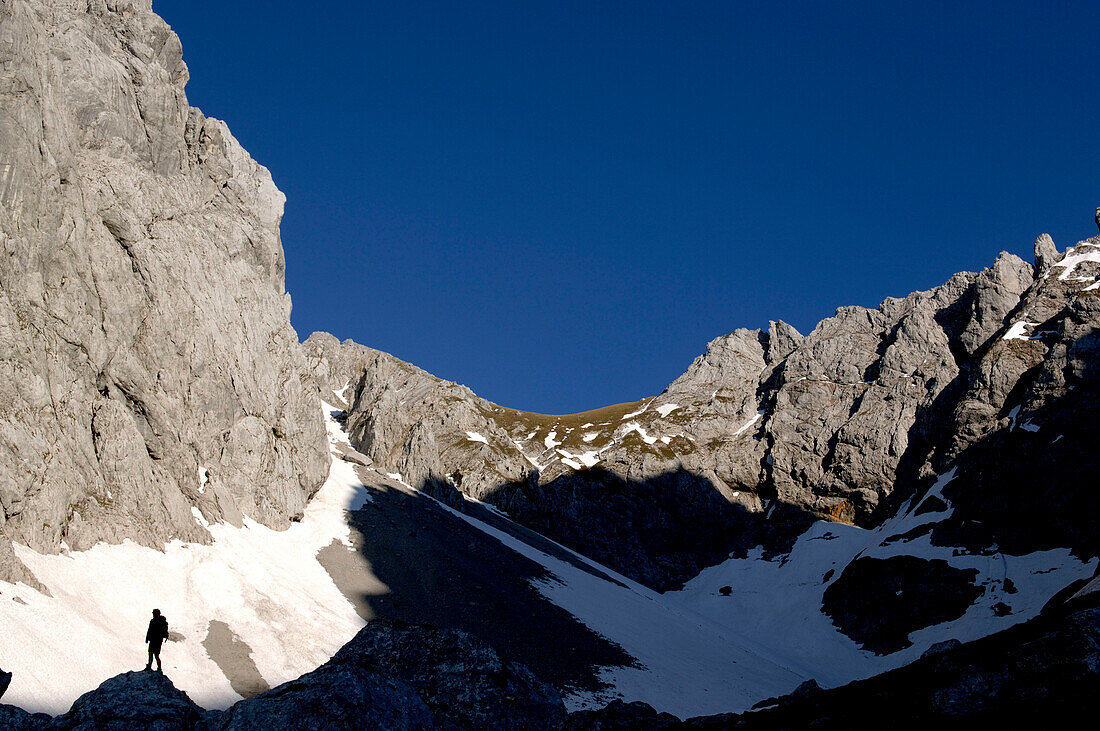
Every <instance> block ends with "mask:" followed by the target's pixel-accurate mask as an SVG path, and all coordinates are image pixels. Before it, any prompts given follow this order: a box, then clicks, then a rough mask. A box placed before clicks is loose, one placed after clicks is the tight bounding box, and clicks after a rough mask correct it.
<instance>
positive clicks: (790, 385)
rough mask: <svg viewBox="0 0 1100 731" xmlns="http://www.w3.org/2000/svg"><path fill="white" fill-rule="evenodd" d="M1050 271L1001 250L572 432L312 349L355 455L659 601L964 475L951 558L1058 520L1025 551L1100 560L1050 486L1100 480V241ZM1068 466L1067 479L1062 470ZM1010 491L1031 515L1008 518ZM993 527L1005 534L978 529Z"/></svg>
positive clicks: (369, 359) (1074, 511)
mask: <svg viewBox="0 0 1100 731" xmlns="http://www.w3.org/2000/svg"><path fill="white" fill-rule="evenodd" d="M1035 258H1036V263H1035V265H1034V266H1033V265H1031V264H1028V263H1026V262H1024V261H1022V260H1021V259H1019V258H1018V257H1016V256H1013V255H1010V254H1002V255H1001V256H1000V257H999V258H998V259H997V260H996V262H995V263H994V264H993V266H991V267H989V268H988V269H985V270H984V271H982V272H979V273H976V274H975V273H961V274H957V275H955V276H954V277H952V278H951V279H950V280H949V281H948V282H947V283H945V284H943V285H941V286H939V287H936V288H934V289H931V290H929V291H926V292H915V293H913V294H910V295H909V296H908V297H905V298H902V299H895V298H891V299H887V300H886V301H884V302H883V303H882V304H881V305H880V306H879V307H878V308H877V309H868V308H863V307H844V308H841V309H839V310H838V311H837V313H836V315H835V316H834V317H831V318H829V319H826V320H823V321H822V322H821V323H819V324H818V326H817V327H816V328H814V330H813V332H811V333H810V334H809V335H806V336H802V335H801V334H799V333H798V332H797V331H795V329H794V328H792V327H791V326H789V325H787V324H785V323H782V322H772V323H771V324H770V325H769V328H768V330H767V331H758V330H751V331H750V330H737V331H735V332H733V333H731V334H729V335H726V336H724V337H721V338H718V339H717V340H715V341H713V342H712V343H710V344H709V345H708V346H707V351H706V353H705V354H703V355H701V356H700V357H699V358H697V359H696V360H695V362H694V363H692V365H691V367H690V368H689V369H688V370H687V372H686V373H684V375H683V376H681V377H680V378H678V379H677V380H676V381H675V382H673V383H672V384H671V385H670V386H669V387H668V388H667V389H665V391H664V392H663V393H661V394H660V395H658V396H656V397H654V398H651V399H645V400H643V401H641V402H638V403H635V404H622V405H619V406H613V407H608V408H605V409H600V410H597V411H592V412H586V413H582V414H574V415H570V416H547V415H540V414H531V413H524V412H519V411H514V410H512V409H507V408H504V407H501V406H498V405H496V404H492V403H490V402H488V401H485V400H484V399H480V398H478V397H476V396H475V395H473V394H472V393H471V392H470V391H469V389H466V388H465V387H463V386H459V385H457V384H453V383H448V382H446V381H442V380H440V379H438V378H435V377H434V376H431V375H430V374H428V373H425V372H424V371H421V370H419V369H417V368H414V367H412V366H409V365H408V364H405V363H401V362H400V361H398V360H396V359H395V358H393V357H391V356H388V355H386V354H383V353H378V352H377V351H371V350H369V349H366V348H363V347H362V346H358V345H355V344H354V343H351V342H350V341H349V342H345V343H343V344H340V343H338V342H337V341H336V340H335V338H332V337H331V336H328V335H324V334H314V335H313V336H311V338H310V339H309V340H308V341H307V344H306V346H307V351H308V353H309V356H308V357H309V359H310V362H311V364H312V368H313V369H314V372H315V374H316V375H317V377H318V378H319V379H321V380H323V381H326V382H327V383H329V384H330V385H331V386H332V387H333V388H336V389H340V388H342V387H344V386H345V385H347V386H349V388H348V391H347V392H346V393H345V395H346V396H347V399H348V402H349V412H348V426H349V432H350V434H351V438H352V442H353V444H354V445H355V446H356V448H358V449H360V450H361V451H363V452H364V453H366V454H367V455H369V456H370V457H371V458H372V459H374V460H375V462H376V463H377V464H378V465H380V466H384V467H386V468H388V469H391V470H393V471H395V472H400V473H401V474H402V475H403V476H404V478H405V479H406V480H407V481H409V482H410V483H412V484H414V485H417V486H423V487H424V488H425V489H427V490H428V491H430V492H432V493H433V494H434V495H436V496H437V497H440V498H442V499H444V500H449V501H450V502H451V503H452V504H456V505H457V504H460V503H461V500H459V499H458V496H459V494H460V493H461V494H464V495H466V496H468V497H470V498H474V499H477V500H482V501H487V502H490V503H493V504H495V505H497V506H499V507H501V508H503V509H504V510H506V511H508V512H509V513H510V514H511V515H512V516H513V517H514V518H516V519H517V520H519V521H520V522H523V523H525V524H527V525H529V526H530V527H533V528H535V529H536V530H539V531H542V532H544V533H546V534H548V535H550V536H553V537H555V538H557V539H559V540H562V541H563V542H565V543H567V544H569V545H572V546H573V547H575V548H578V549H579V550H581V551H582V552H585V553H588V554H589V555H592V556H593V557H595V558H597V559H599V560H601V561H604V562H605V563H607V564H609V565H611V566H612V567H614V568H616V569H618V570H620V571H622V572H623V573H625V574H627V575H628V576H631V577H632V578H636V579H638V580H640V581H643V582H644V583H648V584H650V585H651V586H657V587H662V588H664V587H667V586H671V585H674V584H676V583H677V582H678V581H681V580H683V579H685V578H687V577H689V576H691V575H693V574H694V573H695V572H697V571H698V569H699V568H701V567H702V566H705V565H707V564H708V563H712V562H714V561H716V560H718V559H720V558H722V557H724V555H725V554H727V553H728V552H730V551H731V550H732V551H739V550H744V549H745V548H746V547H747V546H750V545H755V544H756V543H764V544H765V545H766V546H767V545H769V542H770V543H771V544H772V545H777V542H778V544H782V542H783V540H784V534H789V532H790V530H791V529H792V528H797V527H798V526H799V525H802V524H804V523H805V522H806V521H808V520H811V519H818V518H826V519H830V520H838V521H843V522H849V523H856V524H859V525H864V526H868V525H872V524H875V523H877V522H878V521H879V520H880V519H881V518H882V517H884V516H885V515H886V514H888V513H889V512H890V511H891V510H892V509H893V508H895V507H896V506H897V504H898V503H899V501H900V499H901V498H904V497H909V496H910V495H912V494H913V493H914V492H916V491H921V490H925V489H927V488H928V487H929V486H930V485H931V484H932V482H934V478H935V476H936V475H937V474H943V473H944V472H946V471H947V470H948V469H950V468H951V467H954V466H957V467H958V468H959V471H960V472H959V478H960V479H957V480H956V481H955V482H954V483H952V487H951V490H950V493H951V494H950V495H949V496H948V497H952V498H953V499H957V501H958V502H959V504H964V505H967V506H969V507H967V508H965V509H963V510H962V511H961V512H958V513H955V514H953V515H952V520H951V521H950V522H947V523H945V525H943V526H940V527H939V528H938V529H937V530H938V531H939V533H940V535H941V536H942V540H944V541H948V542H952V541H953V542H956V543H957V542H960V541H962V542H964V543H967V545H968V546H970V547H971V548H977V547H978V544H981V545H982V546H985V547H989V546H991V545H993V544H994V543H996V541H997V540H999V539H1001V538H1005V539H1008V538H1009V537H1010V534H1012V535H1016V534H1019V535H1018V537H1019V536H1022V535H1023V534H1025V533H1028V532H1029V529H1028V528H1026V527H1025V526H1029V525H1032V524H1034V523H1035V522H1036V521H1039V522H1040V523H1042V524H1043V525H1045V526H1046V528H1045V529H1044V530H1043V531H1039V532H1038V533H1034V532H1033V533H1032V535H1033V537H1032V538H1031V539H1028V541H1026V542H1027V543H1028V545H1026V546H1025V545H1023V543H1024V542H1025V541H1024V539H1023V538H1022V537H1019V541H1020V542H1021V543H1020V546H1019V547H1020V549H1021V550H1024V549H1027V550H1032V549H1034V548H1035V547H1038V546H1047V547H1049V546H1051V545H1063V546H1071V547H1073V548H1075V549H1077V550H1080V551H1084V552H1085V553H1086V554H1089V555H1091V553H1089V552H1095V546H1094V545H1093V543H1094V539H1092V538H1090V536H1092V535H1095V534H1096V531H1095V530H1094V528H1095V526H1094V522H1095V521H1094V520H1093V519H1092V518H1091V517H1090V516H1095V515H1098V514H1100V511H1098V510H1096V506H1095V504H1094V503H1095V500H1094V498H1092V497H1090V496H1089V494H1088V492H1087V491H1086V490H1080V489H1073V488H1070V489H1066V488H1065V487H1064V486H1059V484H1058V483H1059V480H1060V479H1061V478H1058V479H1055V478H1053V477H1052V475H1053V474H1054V472H1057V474H1058V475H1062V472H1059V471H1058V470H1063V471H1064V470H1069V471H1070V472H1072V475H1071V474H1070V472H1067V473H1066V474H1065V475H1063V476H1064V477H1072V476H1074V475H1075V476H1076V479H1078V480H1081V479H1084V475H1085V474H1086V473H1088V474H1095V467H1096V465H1095V464H1094V463H1093V462H1094V460H1093V458H1092V457H1091V456H1088V455H1089V454H1090V450H1089V448H1088V447H1087V446H1085V445H1086V444H1088V443H1092V442H1090V440H1093V441H1094V440H1095V435H1096V430H1095V426H1094V425H1093V424H1092V423H1091V422H1090V420H1089V419H1087V417H1086V416H1085V415H1086V414H1087V413H1088V412H1089V410H1090V409H1092V408H1094V405H1095V398H1096V394H1095V384H1096V378H1095V375H1096V374H1095V372H1094V371H1095V367H1096V366H1095V363H1096V362H1097V355H1098V354H1097V353H1096V352H1095V349H1096V338H1097V335H1096V328H1097V326H1098V325H1100V309H1098V308H1100V305H1097V304H1096V303H1097V302H1100V297H1098V295H1100V291H1098V290H1097V287H1100V284H1098V283H1097V280H1098V274H1100V239H1090V240H1088V241H1083V242H1081V243H1080V244H1078V245H1077V246H1076V247H1074V248H1072V249H1071V250H1070V251H1068V252H1066V253H1065V254H1060V253H1059V252H1058V251H1057V249H1056V248H1055V247H1054V244H1053V242H1052V241H1051V240H1050V238H1049V237H1047V236H1045V235H1044V236H1043V237H1040V239H1039V240H1038V241H1037V242H1036V246H1035ZM333 364H339V365H338V366H336V365H333ZM334 368H335V369H337V370H339V372H340V377H339V378H338V379H336V380H333V379H332V378H331V377H330V376H329V375H328V371H329V370H332V369H334ZM336 381H339V383H337V382H336ZM1061 422H1064V423H1065V427H1064V428H1063V427H1061V426H1057V424H1059V423H1061ZM1048 423H1049V426H1047V424H1048ZM1055 432H1058V433H1057V434H1056V433H1055ZM1040 434H1041V435H1042V436H1038V435H1040ZM1056 437H1059V438H1058V439H1056ZM1059 444H1061V445H1062V446H1058V445H1059ZM1057 454H1062V455H1064V456H1063V458H1061V459H1058V458H1057V457H1056V455H1057ZM1082 454H1084V455H1086V456H1084V457H1083V458H1082V457H1081V456H1080V455H1082ZM1051 457H1054V458H1055V459H1053V460H1051V461H1055V462H1058V465H1060V466H1054V467H1055V469H1054V472H1051V471H1050V470H1046V471H1045V472H1044V469H1045V468H1042V467H1040V465H1046V464H1047V460H1049V459H1050V458H1051ZM1024 463H1026V464H1027V465H1030V467H1028V468H1027V469H1026V470H1025V469H1024ZM998 465H1011V467H1008V468H1005V467H1003V466H998ZM1022 470H1023V471H1022ZM1024 472H1026V474H1027V475H1028V477H1027V481H1028V484H1027V485H1026V486H1025V485H1023V484H1022V482H1021V480H1020V478H1019V477H1018V474H1023V473H1024ZM1004 484H1010V485H1014V486H1016V487H1013V488H1012V495H1013V496H1014V499H1017V498H1018V499H1019V504H1020V505H1021V506H1027V507H1021V508H1019V509H1013V510H1008V511H1006V510H1005V509H1002V508H999V507H996V506H997V505H998V504H999V503H1000V502H1001V499H1000V496H999V495H998V494H997V493H998V490H1000V489H1001V488H1002V486H1003V485H1004ZM1036 510H1037V511H1038V512H1037V513H1035V515H1036V516H1037V517H1035V518H1029V517H1028V516H1027V514H1028V512H1031V511H1036ZM990 511H995V512H997V514H998V515H1000V516H1001V517H1000V519H999V520H996V521H994V523H995V524H996V525H997V526H998V528H997V529H995V530H994V529H992V528H990V529H989V530H985V532H984V533H982V535H981V536H978V535H977V534H976V533H975V532H974V531H973V530H969V529H970V528H972V527H973V526H972V524H973V523H974V522H975V521H979V520H983V519H984V518H985V517H986V516H987V514H988V513H989V512H990ZM1009 512H1011V513H1012V515H1008V513H1009ZM1065 521H1070V522H1073V523H1074V527H1072V528H1071V529H1065V530H1062V529H1059V530H1060V532H1058V531H1055V529H1054V524H1056V523H1057V524H1059V525H1061V524H1063V523H1065ZM1012 526H1016V527H1015V528H1013V527H1012ZM1052 533H1058V535H1056V536H1055V535H1052ZM948 534H950V535H948ZM964 534H965V540H964ZM1040 534H1042V535H1044V536H1045V538H1043V539H1042V540H1039V539H1038V538H1036V537H1034V536H1037V535H1040ZM952 545H953V544H952Z"/></svg>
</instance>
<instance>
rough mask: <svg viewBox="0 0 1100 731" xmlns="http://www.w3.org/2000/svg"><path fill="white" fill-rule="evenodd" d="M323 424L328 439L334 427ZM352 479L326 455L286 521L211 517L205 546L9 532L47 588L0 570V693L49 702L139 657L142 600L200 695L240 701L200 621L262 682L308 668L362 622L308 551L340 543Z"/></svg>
mask: <svg viewBox="0 0 1100 731" xmlns="http://www.w3.org/2000/svg"><path fill="white" fill-rule="evenodd" d="M325 409H326V416H327V413H328V412H329V411H331V410H333V409H332V407H331V406H328V405H327V404H326V405H325ZM327 424H328V429H329V435H330V438H337V439H339V437H341V436H343V434H342V432H341V431H340V429H339V425H337V424H335V422H333V421H332V420H331V419H328V420H327ZM344 441H345V442H346V438H345V440H344ZM364 492H365V490H364V489H363V488H362V486H361V485H360V484H359V479H358V477H357V476H356V475H355V471H354V469H353V467H352V465H350V464H348V463H346V462H343V461H341V460H338V459H334V460H333V466H332V469H331V472H330V474H329V478H328V480H327V481H326V482H325V484H324V486H323V487H322V488H321V490H320V491H319V492H318V493H317V495H316V496H315V497H314V498H313V500H311V501H310V503H309V505H308V506H307V508H306V511H305V515H304V517H303V519H302V521H301V522H299V523H295V524H293V525H292V526H291V527H290V528H289V529H288V530H286V531H274V530H271V529H269V528H266V527H264V526H262V525H260V524H258V523H255V522H254V521H251V520H248V519H246V520H245V522H244V525H243V527H240V528H237V527H234V526H232V525H228V524H216V525H210V526H209V527H208V530H209V531H210V533H211V535H212V536H213V539H214V540H213V542H212V543H211V544H210V545H201V544H188V543H182V542H180V541H173V542H171V543H169V544H168V545H167V546H165V548H164V550H163V551H158V550H154V549H151V548H145V547H143V546H139V545H137V544H135V543H132V542H125V543H123V544H122V545H112V546H109V545H105V544H100V545H97V546H95V547H93V548H92V549H90V550H88V551H81V552H76V551H73V552H68V553H67V554H65V553H63V554H61V555H43V554H39V553H37V552H35V551H33V550H31V549H29V548H27V547H25V546H19V545H16V547H15V550H16V555H17V556H18V557H19V558H20V560H22V561H23V563H25V564H26V565H27V567H28V568H30V570H31V571H32V572H33V573H34V574H35V576H36V577H38V580H39V581H41V582H42V583H43V584H45V585H46V587H47V588H48V589H49V591H50V593H51V594H52V596H45V595H43V594H40V593H39V592H37V591H35V590H34V589H31V588H30V587H27V586H25V585H23V584H17V585H12V584H6V583H0V623H2V624H3V627H4V632H3V633H0V667H3V668H4V669H5V670H9V671H12V672H13V678H12V684H11V687H10V688H9V689H8V691H7V693H5V695H4V702H5V703H10V704H14V705H17V706H20V707H22V708H25V709H27V710H30V711H43V712H46V713H50V714H54V715H56V714H59V713H64V712H65V711H67V710H68V709H69V707H70V706H71V705H72V702H73V701H75V700H76V698H77V697H79V696H80V695H82V694H83V693H85V692H87V691H89V690H91V689H93V688H95V687H96V686H97V685H99V684H100V683H102V682H103V681H104V680H106V679H108V678H110V677H113V676H115V675H117V674H119V673H122V672H125V671H128V670H140V669H141V668H142V667H144V665H145V661H146V659H147V657H146V646H145V644H144V640H145V630H146V628H147V626H148V623H149V619H150V618H151V612H152V609H153V608H154V607H156V608H159V609H160V610H161V611H162V612H163V613H164V615H165V616H166V617H167V619H168V624H169V629H170V631H171V632H173V633H174V634H173V637H176V635H182V638H180V639H178V640H177V641H169V642H167V643H165V646H164V649H163V651H162V653H161V658H162V660H163V662H164V671H165V674H167V675H168V676H169V677H170V678H171V679H172V681H173V683H175V684H176V686H177V687H179V688H181V689H183V690H185V691H186V692H187V694H188V695H189V696H190V697H191V698H192V699H193V700H194V701H195V702H196V703H198V704H199V705H201V706H204V707H206V708H225V707H228V706H230V705H232V704H233V703H235V702H236V701H238V700H240V696H239V695H238V694H237V693H236V692H234V691H233V689H232V688H231V687H230V684H229V680H228V679H227V678H226V677H225V675H224V674H223V673H222V671H221V670H220V669H219V668H218V666H217V665H216V664H215V663H214V662H213V661H212V660H211V659H210V657H209V655H208V654H207V651H206V649H205V648H204V647H203V646H202V642H203V640H204V639H205V638H206V635H207V628H208V624H209V622H210V621H211V620H220V621H222V622H225V623H226V624H228V625H229V627H230V628H231V629H232V631H233V632H234V633H236V635H237V636H239V637H240V638H241V639H242V640H243V641H244V642H246V643H247V644H248V645H249V646H250V647H251V649H252V653H251V656H252V660H253V661H254V662H255V664H256V666H257V669H258V670H259V672H260V674H261V675H262V676H263V678H264V679H265V680H266V681H267V682H268V683H269V684H270V685H272V686H275V685H278V684H279V683H282V682H285V681H287V680H291V679H293V678H296V677H298V676H299V675H301V674H303V673H306V672H309V671H311V670H313V669H315V668H316V667H317V666H318V665H320V664H321V663H324V662H325V661H327V660H328V659H329V658H330V657H331V656H332V655H333V653H335V652H336V650H338V649H339V648H340V647H341V646H342V645H344V644H345V643H346V642H347V641H348V640H350V639H351V638H352V637H353V636H355V633H356V632H358V631H359V629H360V628H361V627H362V626H363V624H364V622H363V620H362V619H360V618H359V616H358V615H357V614H356V613H355V609H354V608H353V607H352V605H351V604H350V603H349V602H348V601H347V600H346V599H345V598H344V596H343V595H342V594H341V593H340V591H339V590H338V589H337V588H336V586H335V584H333V582H332V580H331V579H330V578H329V575H328V574H327V572H326V571H325V570H324V568H322V567H321V565H320V564H319V563H318V562H317V560H316V554H317V552H318V551H320V550H321V549H323V548H324V547H326V546H328V545H329V544H331V543H332V542H333V541H334V540H337V541H342V542H344V543H348V542H349V537H350V534H349V530H348V527H347V523H346V522H345V519H344V511H345V509H347V508H350V507H354V506H357V505H360V504H362V502H363V501H364V500H365V499H366V497H365V495H364V494H363V493H364ZM203 522H204V521H203Z"/></svg>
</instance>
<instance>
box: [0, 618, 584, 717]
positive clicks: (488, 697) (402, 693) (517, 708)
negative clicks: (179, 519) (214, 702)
mask: <svg viewBox="0 0 1100 731" xmlns="http://www.w3.org/2000/svg"><path fill="white" fill-rule="evenodd" d="M564 719H565V706H564V705H563V704H562V700H561V697H560V696H559V695H558V693H557V691H555V690H554V689H553V688H551V687H550V686H548V685H545V684H543V683H542V682H540V681H539V680H537V679H536V678H535V677H534V676H533V675H532V674H531V673H530V671H528V670H527V669H526V668H524V667H523V666H522V665H515V664H512V663H509V662H506V661H504V660H502V659H501V658H500V657H499V656H498V655H497V654H496V652H494V651H493V650H492V648H490V647H489V646H488V645H487V644H485V643H484V642H482V641H480V640H477V639H475V638H474V637H472V636H471V635H468V634H466V633H464V632H459V631H456V630H444V629H435V628H431V627H425V626H419V625H409V624H403V623H399V622H395V621H392V620H384V619H380V620H376V621H374V622H371V623H370V624H368V625H367V626H366V627H364V628H363V629H362V630H361V631H360V632H359V634H358V635H356V636H355V638H353V639H352V640H351V642H349V643H348V644H347V645H345V646H344V647H343V648H342V649H341V650H340V651H339V652H337V653H336V655H335V656H334V657H333V658H332V659H331V660H329V661H328V662H327V663H325V664H324V665H322V666H321V667H319V668H317V670H315V671H313V672H311V673H307V674H306V675H303V676H302V677H300V678H298V679H297V680H292V681H290V682H288V683H284V684H282V685H280V686H278V687H277V688H273V689H271V690H269V691H267V692H266V693H262V694H260V695H257V696H255V697H253V698H249V699H247V700H243V701H239V702H238V703H237V704H236V705H234V706H232V707H231V708H229V709H228V710H226V711H211V712H206V711H203V710H202V709H201V708H199V707H198V706H196V705H195V704H194V703H193V702H192V701H191V699H190V698H188V697H187V695H186V694H185V693H183V692H182V691H180V690H178V689H177V688H176V687H175V686H174V685H173V684H172V682H171V681H170V680H168V678H167V677H165V676H164V675H161V674H160V673H156V672H150V671H146V672H137V673H133V672H131V673H124V674H122V675H119V676H117V677H114V678H111V679H110V680H107V681H106V682H104V683H103V684H102V685H100V686H99V687H98V688H96V689H95V690H93V691H91V692H89V693H86V694H84V695H83V696H81V697H80V698H79V699H77V701H76V703H74V704H73V707H72V708H71V709H70V710H69V712H68V713H65V714H64V715H61V716H58V717H56V718H53V719H50V718H49V717H48V716H44V715H42V714H33V715H32V714H28V713H25V712H23V711H21V710H19V709H18V708H14V707H12V706H2V705H0V723H6V724H7V725H5V726H4V728H10V729H13V730H16V729H18V730H22V729H26V730H28V731H29V730H30V729H51V730H52V731H69V730H70V729H108V730H117V731H129V730H130V729H135V730H136V729H142V730H143V731H144V729H150V728H155V729H165V731H171V730H172V729H179V730H180V731H183V730H188V731H190V730H191V729H196V730H201V731H216V730H224V731H228V730H230V729H269V730H279V729H361V728H385V729H409V730H411V729H425V730H428V729H439V730H440V731H459V730H461V729H469V730H470V731H475V730H477V731H480V730H481V729H528V728H532V729H533V728H545V729H555V728H559V727H560V726H561V724H562V722H563V721H564Z"/></svg>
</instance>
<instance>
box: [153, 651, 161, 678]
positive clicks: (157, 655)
mask: <svg viewBox="0 0 1100 731" xmlns="http://www.w3.org/2000/svg"><path fill="white" fill-rule="evenodd" d="M153 657H155V658H156V659H157V672H158V673H160V672H163V671H162V670H161V665H160V648H159V647H158V648H157V651H156V652H155V653H153Z"/></svg>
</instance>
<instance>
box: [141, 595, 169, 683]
mask: <svg viewBox="0 0 1100 731" xmlns="http://www.w3.org/2000/svg"><path fill="white" fill-rule="evenodd" d="M166 639H168V620H167V619H165V618H164V617H163V616H161V613H160V610H159V609H154V610H153V618H152V619H150V620H149V629H148V630H147V631H146V632H145V641H146V642H148V643H149V662H147V663H146V664H145V669H146V670H152V669H153V658H156V660H157V672H158V673H160V672H163V671H162V670H161V669H160V667H161V666H160V646H161V643H163V642H164V641H165V640H166Z"/></svg>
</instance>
